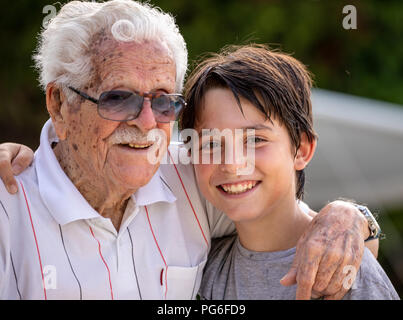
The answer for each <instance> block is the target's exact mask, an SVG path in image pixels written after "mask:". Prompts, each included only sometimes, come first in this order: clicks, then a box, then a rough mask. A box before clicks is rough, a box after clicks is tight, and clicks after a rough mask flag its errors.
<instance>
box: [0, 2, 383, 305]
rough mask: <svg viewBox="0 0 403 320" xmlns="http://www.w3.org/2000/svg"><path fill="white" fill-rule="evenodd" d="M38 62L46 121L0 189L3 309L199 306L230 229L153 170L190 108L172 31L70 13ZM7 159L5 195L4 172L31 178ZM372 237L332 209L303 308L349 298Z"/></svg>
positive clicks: (359, 218) (106, 10)
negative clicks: (17, 302) (46, 302)
mask: <svg viewBox="0 0 403 320" xmlns="http://www.w3.org/2000/svg"><path fill="white" fill-rule="evenodd" d="M35 59H36V62H37V66H38V68H39V70H40V74H41V83H42V85H43V87H44V89H45V90H46V106H47V109H48V111H49V114H50V117H51V120H49V121H48V122H47V123H46V124H45V125H44V127H43V130H42V133H41V138H40V142H41V143H40V147H39V148H38V150H37V151H36V154H35V158H34V161H33V164H32V166H31V167H29V168H28V169H27V170H25V171H24V172H23V173H21V174H20V175H19V176H18V177H17V178H16V180H17V183H18V188H19V192H18V193H16V194H14V195H11V194H9V193H8V192H7V191H6V188H5V186H3V185H2V184H0V204H1V205H0V298H2V299H192V298H194V297H195V295H196V293H197V291H198V287H199V285H200V280H201V277H202V272H203V267H204V265H205V262H206V259H207V253H208V250H209V248H210V239H211V238H212V237H219V236H223V235H228V234H230V233H232V232H233V231H234V227H233V225H232V224H231V223H230V222H229V220H227V219H226V218H225V217H224V216H223V215H222V214H221V213H219V212H218V211H217V210H216V209H214V208H213V207H212V206H211V205H210V204H209V203H207V202H206V201H205V200H204V199H203V198H201V196H200V195H199V192H198V190H197V187H196V184H195V181H194V173H193V168H192V166H190V165H183V164H175V165H173V164H170V165H161V166H159V164H158V163H151V162H150V161H148V158H147V153H148V152H149V151H150V149H152V148H154V150H157V152H160V153H164V152H166V150H164V149H163V147H158V146H157V144H156V142H155V141H151V140H149V139H148V133H149V132H150V131H151V130H153V129H156V128H158V129H159V130H161V131H162V132H164V133H165V135H166V137H167V140H168V142H169V139H170V134H171V127H170V122H171V121H174V120H175V119H176V116H177V115H178V112H179V111H180V110H181V108H183V106H184V104H185V103H184V101H183V98H182V97H181V96H180V95H179V94H178V92H180V91H181V89H182V84H183V80H184V75H185V71H186V65H187V52H186V47H185V43H184V41H183V38H182V36H181V35H180V33H179V31H178V29H177V27H176V25H175V22H174V20H173V18H172V17H171V16H170V15H168V14H165V13H163V12H161V11H159V10H157V9H154V8H152V7H150V6H149V5H146V4H139V3H137V2H134V1H123V0H114V1H109V2H105V3H93V2H78V1H74V2H70V3H68V4H66V5H65V6H64V7H63V8H62V9H61V11H60V12H59V14H58V15H57V16H56V17H55V18H54V19H53V20H52V21H51V22H50V24H49V25H48V27H47V28H46V29H45V30H44V31H43V32H42V34H41V41H40V47H39V49H38V53H37V55H36V56H35ZM158 148H160V149H159V150H158ZM1 150H2V151H1V157H0V163H2V174H1V175H2V177H3V180H4V181H6V183H5V185H6V186H7V188H9V187H10V185H12V183H13V178H10V172H11V167H10V164H9V163H10V162H11V160H12V159H14V160H15V161H14V162H13V164H14V165H16V164H17V165H18V164H19V165H20V166H22V167H24V165H23V164H24V161H25V162H26V161H27V160H28V162H30V160H31V159H30V154H29V152H28V153H27V151H26V150H27V149H25V148H22V149H21V146H17V147H16V146H15V145H12V144H8V145H4V146H3V147H2V149H1ZM175 152H177V150H176V149H175V148H172V149H170V150H169V151H168V153H169V155H170V156H171V155H172V156H173V157H174V156H175V155H174V153H175ZM370 229H371V230H372V232H374V230H373V228H370ZM370 229H369V228H368V223H367V219H366V218H365V217H364V215H363V214H361V212H360V211H358V210H357V209H356V208H355V207H354V206H353V205H351V204H349V203H344V202H340V201H338V202H334V203H332V204H329V205H328V206H327V207H325V208H324V209H322V211H321V212H320V213H319V214H318V215H317V216H316V217H315V218H314V219H313V222H312V224H311V227H310V229H309V232H308V233H306V234H305V235H304V236H303V238H302V239H301V240H300V242H299V245H298V250H297V254H296V259H295V261H294V267H293V269H292V270H290V272H289V274H287V276H286V278H285V279H283V284H285V285H291V284H293V283H294V282H295V281H297V282H298V289H297V298H310V297H311V291H312V289H313V290H314V291H316V294H319V295H327V296H328V297H329V298H341V297H342V296H343V294H344V293H345V292H346V290H347V288H345V287H343V286H342V284H343V279H344V277H345V276H346V274H343V269H344V268H343V267H344V266H346V265H353V266H356V267H358V266H359V264H360V261H361V256H362V251H363V246H364V239H366V238H368V237H369V235H370ZM375 245H376V244H375ZM375 253H376V250H375Z"/></svg>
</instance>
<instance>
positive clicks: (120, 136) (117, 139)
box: [108, 127, 152, 144]
mask: <svg viewBox="0 0 403 320" xmlns="http://www.w3.org/2000/svg"><path fill="white" fill-rule="evenodd" d="M108 140H109V142H110V143H111V144H129V143H134V142H136V143H144V144H145V143H149V142H152V141H149V140H148V139H147V133H143V132H141V131H140V130H139V129H137V128H136V127H118V128H117V129H116V130H115V131H114V133H113V134H112V135H111V136H110V137H109V139H108Z"/></svg>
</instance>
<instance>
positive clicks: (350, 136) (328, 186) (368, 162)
mask: <svg viewBox="0 0 403 320" xmlns="http://www.w3.org/2000/svg"><path fill="white" fill-rule="evenodd" d="M312 103H313V113H314V124H315V130H316V131H317V133H318V135H319V140H318V147H317V150H316V154H315V156H314V158H313V160H312V162H311V164H310V165H309V167H308V168H307V170H306V177H307V182H306V188H305V200H306V202H307V203H308V204H310V205H311V206H312V207H313V208H320V207H322V206H323V205H324V204H325V203H326V202H327V201H329V200H333V199H335V198H337V197H345V198H352V199H356V200H359V201H360V202H364V203H367V204H368V205H370V206H375V207H385V206H388V207H389V206H395V205H400V206H403V108H402V107H400V106H398V105H393V104H390V103H385V102H381V101H376V100H370V99H367V98H361V97H356V96H351V95H347V94H342V93H336V92H332V91H327V90H322V89H314V90H313V93H312Z"/></svg>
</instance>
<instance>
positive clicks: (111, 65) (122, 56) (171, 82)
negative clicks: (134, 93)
mask: <svg viewBox="0 0 403 320" xmlns="http://www.w3.org/2000/svg"><path fill="white" fill-rule="evenodd" d="M89 53H90V55H91V63H92V67H93V68H92V69H93V77H94V79H92V81H91V82H92V83H94V82H95V83H96V84H98V85H100V84H101V82H103V81H104V80H105V79H108V78H110V77H111V75H113V76H114V77H115V78H116V76H117V75H119V77H121V78H122V79H124V78H125V77H126V78H127V79H129V78H130V74H132V73H134V72H135V73H136V74H137V75H138V78H141V79H144V81H145V82H157V83H161V86H162V87H163V89H165V90H167V91H170V92H171V91H172V92H173V91H174V89H175V81H176V65H175V60H174V56H173V53H172V51H171V50H170V49H169V47H168V45H167V44H166V42H165V41H161V40H159V39H155V40H141V41H139V42H135V41H131V42H122V41H117V40H116V39H114V37H113V36H112V35H111V34H108V33H107V32H105V31H104V30H103V31H101V32H100V33H98V34H97V35H96V36H94V38H93V39H92V42H91V46H90V49H89ZM156 85H157V84H156ZM171 87H172V88H171ZM134 89H137V90H139V91H142V89H141V88H134Z"/></svg>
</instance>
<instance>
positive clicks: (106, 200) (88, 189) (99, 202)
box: [53, 142, 138, 230]
mask: <svg viewBox="0 0 403 320" xmlns="http://www.w3.org/2000/svg"><path fill="white" fill-rule="evenodd" d="M53 151H54V153H55V155H56V158H57V160H58V161H59V163H60V166H61V168H62V169H63V171H64V172H65V173H66V175H67V176H68V177H69V179H70V180H71V181H72V182H73V184H74V185H75V187H76V188H77V189H78V191H79V192H80V193H81V194H82V196H83V197H84V198H85V199H86V200H87V201H88V203H89V204H90V205H91V207H93V208H94V209H95V210H96V211H97V212H98V213H99V214H100V215H101V216H103V217H104V218H110V219H111V221H112V223H113V225H114V226H115V228H116V230H119V228H120V224H121V222H122V218H123V214H124V212H125V209H126V206H127V203H128V201H129V199H130V196H131V195H132V194H133V193H135V192H136V191H137V189H138V188H137V189H130V190H127V188H122V187H121V186H118V185H113V184H112V183H111V181H110V179H108V177H102V176H99V175H96V174H94V173H95V172H96V171H95V170H91V168H88V167H87V165H88V164H87V163H85V161H80V160H77V159H75V158H74V157H73V156H72V154H73V153H72V152H70V150H69V147H68V144H67V143H65V142H59V143H58V144H57V145H56V146H55V147H54V149H53ZM80 162H81V163H80Z"/></svg>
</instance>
